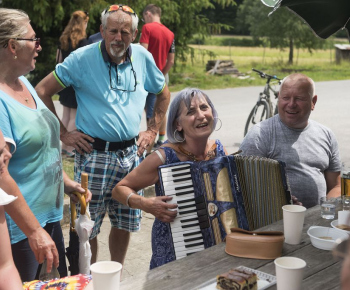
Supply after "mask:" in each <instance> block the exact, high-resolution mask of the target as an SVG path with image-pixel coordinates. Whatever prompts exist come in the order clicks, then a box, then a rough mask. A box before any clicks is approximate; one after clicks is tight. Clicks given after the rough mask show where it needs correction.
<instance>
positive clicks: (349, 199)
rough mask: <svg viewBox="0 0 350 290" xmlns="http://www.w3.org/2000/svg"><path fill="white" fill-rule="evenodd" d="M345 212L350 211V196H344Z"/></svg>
mask: <svg viewBox="0 0 350 290" xmlns="http://www.w3.org/2000/svg"><path fill="white" fill-rule="evenodd" d="M342 203H343V210H347V211H350V195H342Z"/></svg>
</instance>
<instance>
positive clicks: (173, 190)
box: [164, 186, 194, 196]
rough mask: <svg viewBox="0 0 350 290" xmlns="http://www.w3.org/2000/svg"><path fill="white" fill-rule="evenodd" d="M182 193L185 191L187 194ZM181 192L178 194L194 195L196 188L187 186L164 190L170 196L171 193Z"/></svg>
mask: <svg viewBox="0 0 350 290" xmlns="http://www.w3.org/2000/svg"><path fill="white" fill-rule="evenodd" d="M180 193H185V194H180ZM176 194H179V195H177V196H186V195H188V194H189V195H193V196H194V188H193V186H190V187H187V188H183V189H178V190H175V189H171V190H164V195H167V196H170V195H176Z"/></svg>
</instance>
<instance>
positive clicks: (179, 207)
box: [178, 204, 194, 210]
mask: <svg viewBox="0 0 350 290" xmlns="http://www.w3.org/2000/svg"><path fill="white" fill-rule="evenodd" d="M193 206H194V204H188V205H179V206H178V209H179V210H181V209H185V208H189V207H193Z"/></svg>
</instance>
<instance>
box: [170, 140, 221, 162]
mask: <svg viewBox="0 0 350 290" xmlns="http://www.w3.org/2000/svg"><path fill="white" fill-rule="evenodd" d="M163 146H164V147H170V148H171V149H173V150H174V151H175V152H177V153H180V154H183V155H186V156H187V157H188V158H189V159H190V160H191V161H199V160H198V159H197V157H196V156H195V155H194V154H193V153H191V152H189V151H187V150H185V149H184V148H183V147H182V146H181V145H175V144H172V143H166V144H164V145H163ZM216 147H217V145H216V143H214V144H213V146H211V148H210V149H209V150H208V153H207V155H206V156H205V159H204V160H205V161H207V160H209V159H211V158H213V157H215V155H216V154H215V151H216Z"/></svg>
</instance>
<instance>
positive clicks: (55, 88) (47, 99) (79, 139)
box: [35, 72, 94, 154]
mask: <svg viewBox="0 0 350 290" xmlns="http://www.w3.org/2000/svg"><path fill="white" fill-rule="evenodd" d="M62 89H63V87H62V86H61V84H60V83H59V82H58V81H57V80H56V78H55V77H54V75H53V73H52V72H51V73H50V74H48V75H47V76H46V77H45V78H44V79H43V80H41V81H40V83H39V84H38V85H37V86H36V87H35V90H36V92H37V94H38V96H39V97H40V98H41V99H42V101H43V102H44V104H45V105H46V106H47V107H48V108H49V110H50V111H51V112H52V113H54V114H55V115H56V117H57V119H58V121H59V122H60V139H61V141H62V142H63V143H64V144H66V145H67V146H73V147H74V148H75V149H76V150H77V151H78V152H79V153H80V154H83V153H84V151H85V152H88V153H89V152H91V151H92V148H91V146H90V144H89V142H93V141H94V139H92V138H91V137H90V136H88V135H85V134H83V133H81V132H78V131H72V132H68V131H67V129H66V128H65V127H64V125H63V124H62V122H61V120H60V118H59V117H58V116H57V113H56V109H55V106H54V104H53V101H52V96H53V95H54V94H57V93H58V92H59V91H61V90H62Z"/></svg>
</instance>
